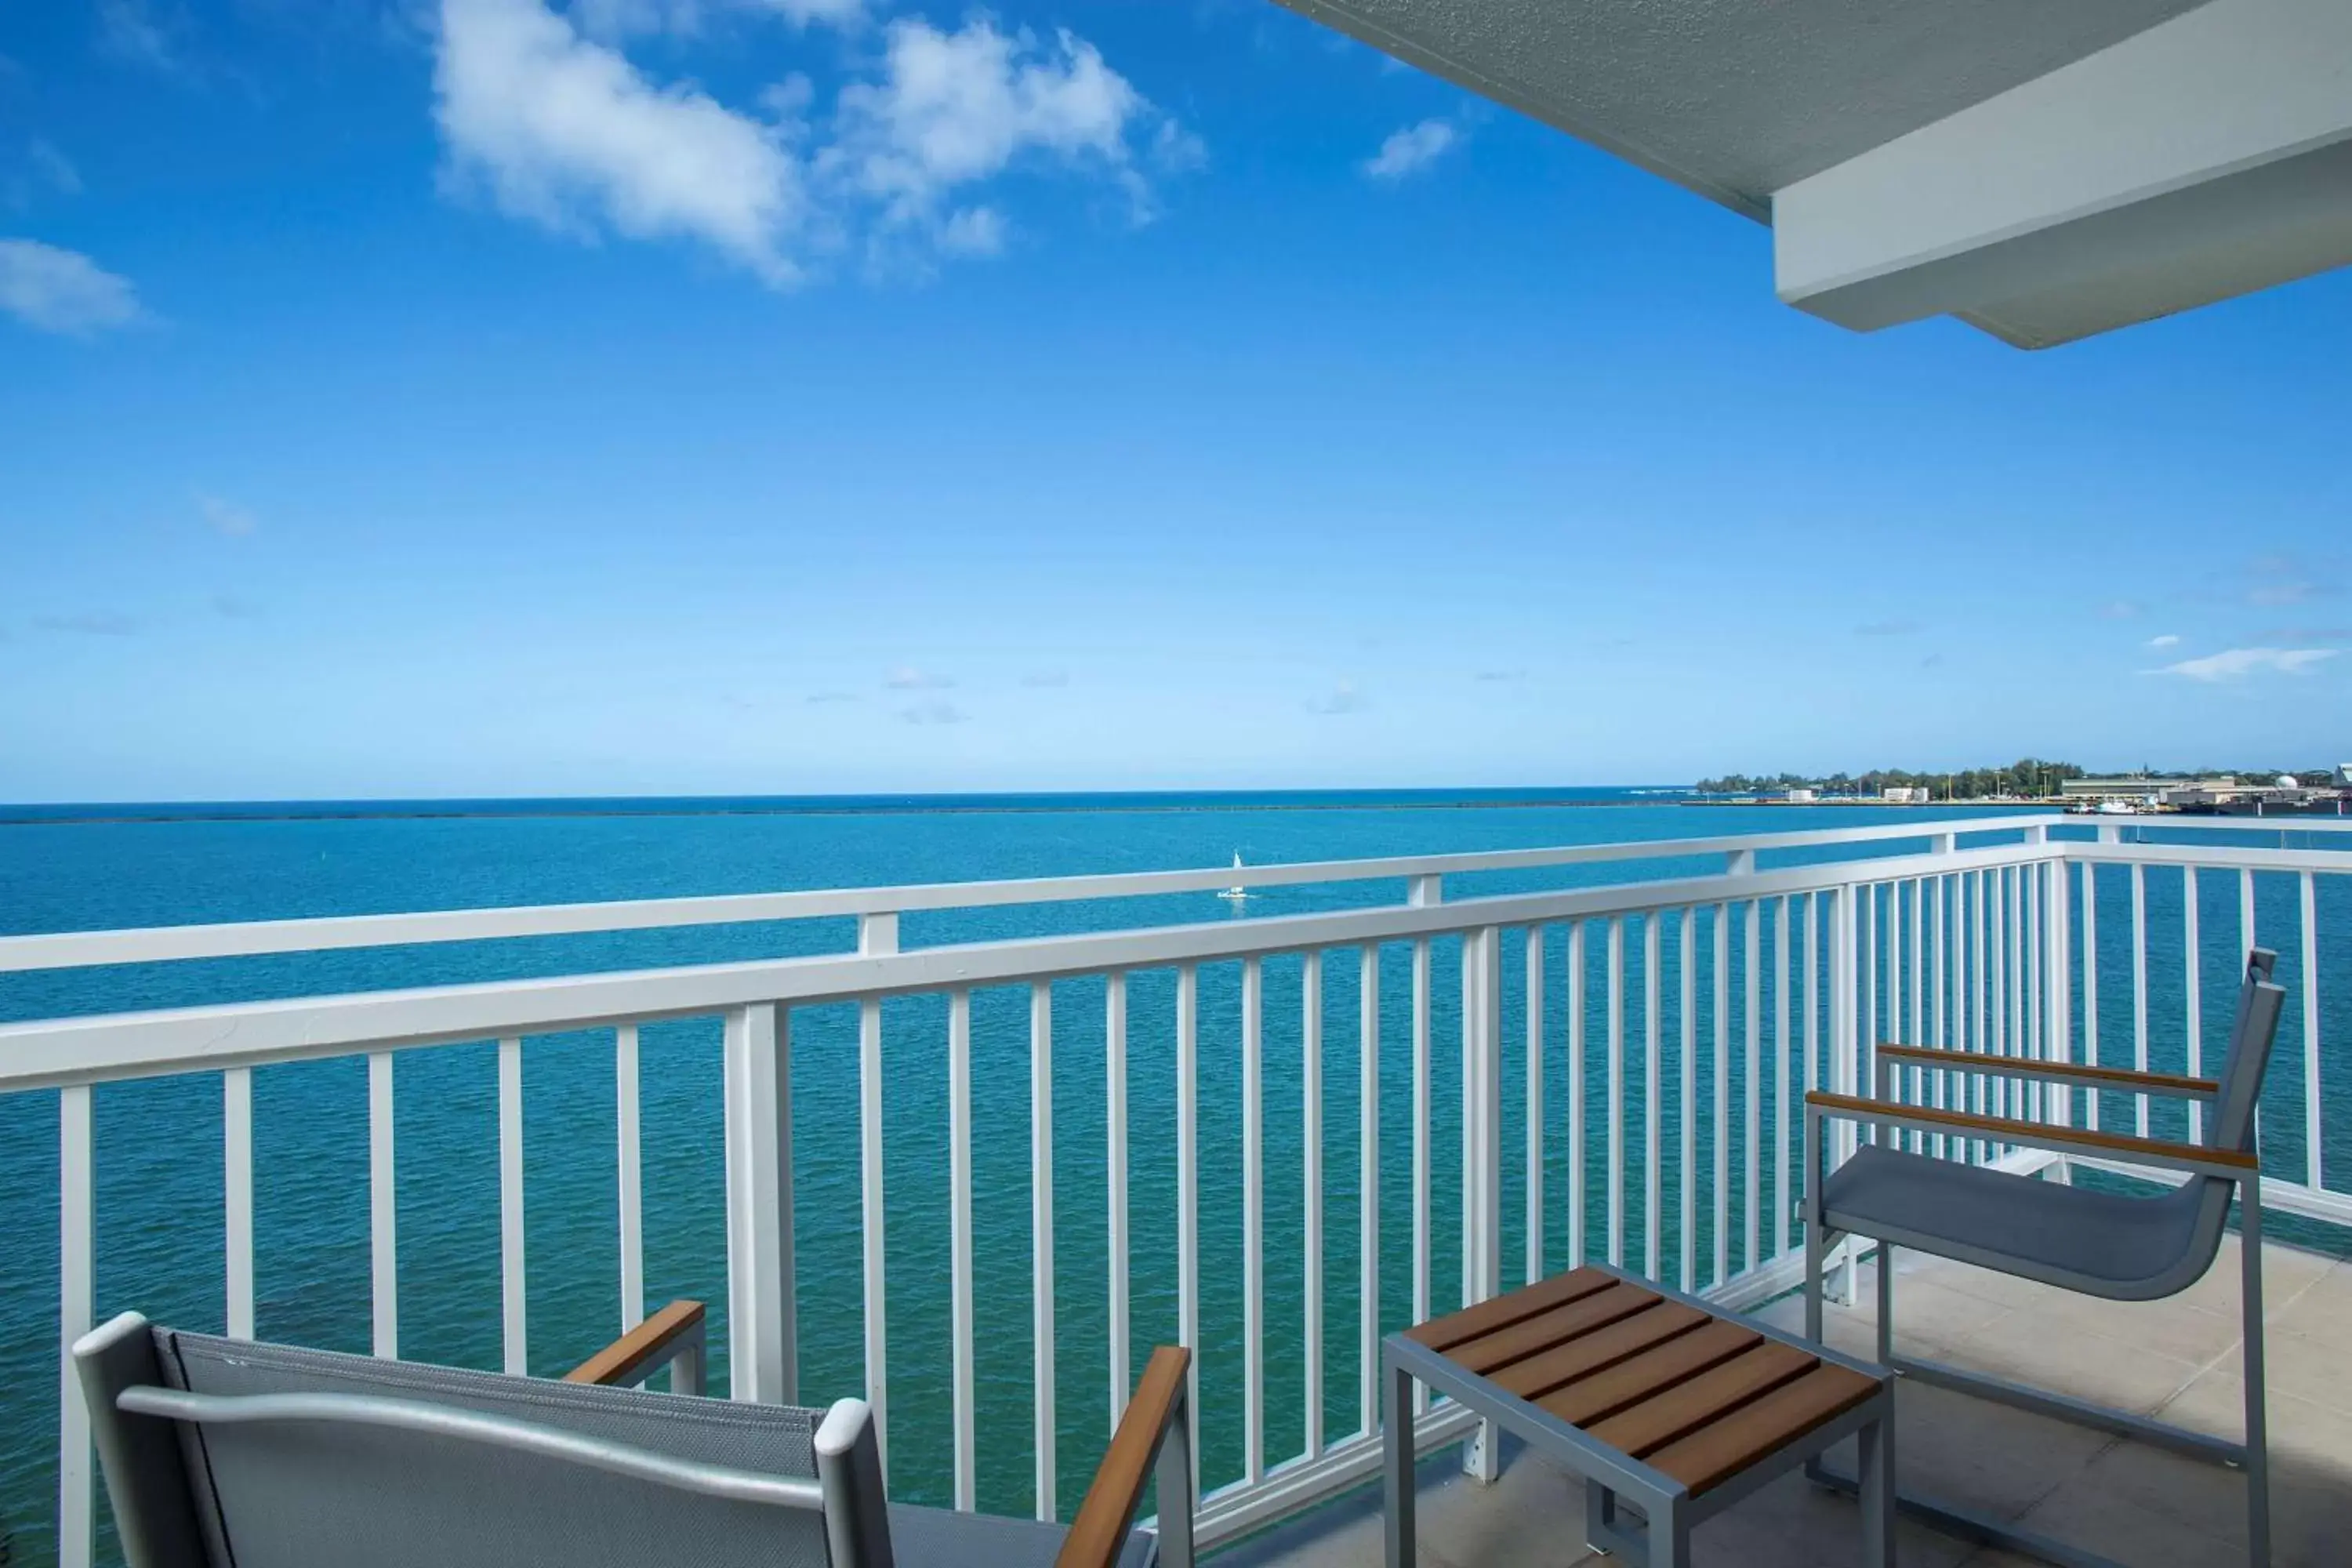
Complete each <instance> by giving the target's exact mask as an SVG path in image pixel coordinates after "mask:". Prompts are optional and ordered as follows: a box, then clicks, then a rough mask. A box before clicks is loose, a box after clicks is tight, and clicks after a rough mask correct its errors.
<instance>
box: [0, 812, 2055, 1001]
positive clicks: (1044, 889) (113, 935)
mask: <svg viewBox="0 0 2352 1568" xmlns="http://www.w3.org/2000/svg"><path fill="white" fill-rule="evenodd" d="M2068 820H2069V819H2068V818H2066V817H2064V816H2056V815H2020V816H1989V817H1987V816H1980V817H1932V818H1923V819H1921V820H1918V821H1916V822H1885V823H1870V824H1866V825H1864V826H1855V827H1827V828H1806V829H1800V830H1796V831H1791V832H1788V833H1756V834H1725V835H1717V836H1714V837H1706V838H1668V839H1652V840H1641V839H1630V840H1617V841H1612V842H1611V843H1606V844H1572V845H1560V846H1556V847H1549V848H1538V849H1489V850H1474V851H1469V852H1465V853H1455V854H1446V855H1413V856H1399V857H1392V858H1380V859H1368V860H1309V861H1301V862H1298V863H1296V864H1292V865H1273V866H1240V867H1234V866H1211V867H1202V868H1198V869H1189V870H1176V871H1127V872H1112V873H1108V874H1094V875H1087V876H1076V877H1034V878H1024V879H1015V880H1008V881H994V882H932V883H921V884H911V885H907V886H899V887H874V888H835V889H814V890H810V891H806V892H778V893H731V894H722V895H718V896H714V897H710V898H684V899H643V900H627V901H620V902H609V903H589V904H541V905H526V906H518V907H515V908H511V909H475V910H436V911H428V912H420V913H409V914H380V915H346V916H327V917H321V918H318V919H310V920H285V921H237V922H234V923H230V924H223V925H188V926H152V927H148V928H145V929H142V930H136V931H56V932H46V933H42V934H38V935H29V936H12V937H0V973H9V972H11V971H26V970H44V969H78V968H88V967H93V966H97V965H100V964H115V963H166V962H176V961H180V960H185V959H199V958H245V957H253V956H256V955H259V954H265V953H287V952H328V951H331V950H335V949H347V948H363V947H395V946H405V945H410V944H422V943H429V942H485V941H493V940H498V939H501V938H510V937H531V936H568V935H582V934H587V933H592V932H599V931H656V930H663V929H667V928H675V927H682V926H696V925H740V924H749V923H752V922H756V921H792V920H814V919H820V918H824V917H827V916H842V915H870V914H903V913H907V912H909V911H912V910H962V909H982V908H987V907H992V906H1001V905H1007V904H1038V903H1068V902H1076V901H1078V900H1088V899H1125V898H1144V897H1149V896H1151V895H1155V894H1167V893H1196V892H1208V891H1213V890H1214V889H1221V888H1230V887H1243V888H1270V887H1283V886H1297V885H1301V884H1307V883H1318V882H1361V881H1377V880H1388V879H1406V878H1412V877H1429V876H1452V875H1461V874H1467V873H1473V872H1479V871H1511V870H1536V869H1541V868H1548V867H1555V866H1574V865H1591V864H1599V863H1603V862H1609V861H1622V860H1664V859H1675V858H1682V857H1685V856H1693V855H1727V854H1730V853H1733V852H1735V851H1740V850H1779V849H1804V848H1822V847H1837V846H1839V845H1846V844H1855V845H1862V844H1872V843H1877V842H1883V841H1885V840H1890V839H1904V838H1922V837H1935V836H1938V835H1942V834H1958V833H2008V832H2016V831H2019V830H2021V829H2024V828H2029V827H2036V826H2042V827H2047V826H2053V825H2057V824H2063V823H2064V822H2066V821H2068Z"/></svg>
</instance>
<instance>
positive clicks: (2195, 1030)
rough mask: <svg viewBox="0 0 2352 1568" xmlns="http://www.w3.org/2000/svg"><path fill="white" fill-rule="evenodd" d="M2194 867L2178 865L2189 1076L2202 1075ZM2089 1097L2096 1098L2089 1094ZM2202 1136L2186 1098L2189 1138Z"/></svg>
mask: <svg viewBox="0 0 2352 1568" xmlns="http://www.w3.org/2000/svg"><path fill="white" fill-rule="evenodd" d="M2197 923H2198V922H2197V868H2196V867H2194V866H2183V867H2182V868H2180V1005H2181V1010H2182V1012H2183V1014H2184V1015H2185V1016H2184V1017H2183V1018H2182V1020H2181V1022H2182V1025H2183V1027H2184V1028H2185V1029H2186V1031H2187V1033H2188V1037H2189V1067H2188V1071H2189V1077H2190V1078H2202V1077H2204V1076H2205V997H2204V992H2205V984H2204V976H2203V975H2202V974H2200V973H2199V972H2198V963H2197V958H2198V953H2199V952H2200V950H2201V948H2202V947H2203V942H2202V941H2201V940H2200V936H2199V933H2198V930H2197ZM2091 1098H2094V1099H2095V1098H2097V1097H2096V1096H2092V1097H2091ZM2204 1136H2205V1106H2204V1102H2203V1101H2201V1100H2195V1099H2191V1100H2189V1142H2191V1143H2198V1142H2203V1141H2204Z"/></svg>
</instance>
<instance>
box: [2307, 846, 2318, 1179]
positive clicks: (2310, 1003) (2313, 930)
mask: <svg viewBox="0 0 2352 1568" xmlns="http://www.w3.org/2000/svg"><path fill="white" fill-rule="evenodd" d="M2318 896H2319V895H2318V890H2317V888H2316V887H2315V879H2314V878H2313V876H2312V874H2311V873H2310V872H2309V871H2305V873H2304V874H2303V1158H2304V1170H2305V1175H2304V1178H2303V1179H2304V1181H2305V1184H2307V1185H2309V1186H2310V1188H2311V1190H2312V1191H2314V1192H2317V1191H2319V1189H2320V1187H2321V1186H2322V1185H2323V1184H2322V1182H2321V1181H2320V1173H2321V1169H2322V1166H2321V1162H2320V1141H2319V1132H2320V1103H2319V913H2318Z"/></svg>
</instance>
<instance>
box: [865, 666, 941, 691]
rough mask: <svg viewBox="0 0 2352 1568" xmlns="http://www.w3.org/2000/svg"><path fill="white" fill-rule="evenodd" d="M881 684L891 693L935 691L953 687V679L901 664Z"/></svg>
mask: <svg viewBox="0 0 2352 1568" xmlns="http://www.w3.org/2000/svg"><path fill="white" fill-rule="evenodd" d="M883 684H885V685H887V687H889V688H890V689H892V690H893V691H925V690H930V691H937V690H943V689H946V688H948V687H950V686H953V685H954V684H955V678H954V677H953V676H949V675H940V674H937V673H934V672H932V671H929V670H924V669H918V668H915V667H914V666H913V665H911V664H902V665H900V666H899V667H898V668H896V669H894V670H892V671H891V672H890V675H889V679H887V680H886V681H885V682H884V683H883Z"/></svg>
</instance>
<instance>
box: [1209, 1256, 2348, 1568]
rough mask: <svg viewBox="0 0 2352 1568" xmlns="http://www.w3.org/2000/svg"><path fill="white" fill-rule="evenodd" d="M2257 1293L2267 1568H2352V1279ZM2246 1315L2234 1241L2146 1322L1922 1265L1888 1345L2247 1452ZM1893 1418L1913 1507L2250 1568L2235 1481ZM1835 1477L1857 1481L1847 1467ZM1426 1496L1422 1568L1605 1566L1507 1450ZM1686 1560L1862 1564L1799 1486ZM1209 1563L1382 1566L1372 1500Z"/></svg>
mask: <svg viewBox="0 0 2352 1568" xmlns="http://www.w3.org/2000/svg"><path fill="white" fill-rule="evenodd" d="M2263 1279H2264V1284H2263V1292H2264V1296H2265V1299H2266V1302H2267V1316H2268V1319H2269V1322H2270V1334H2269V1352H2270V1375H2269V1378H2268V1380H2267V1381H2268V1384H2269V1388H2270V1429H2271V1441H2270V1451H2271V1507H2272V1532H2273V1563H2275V1564H2277V1565H2278V1568H2342V1565H2343V1564H2346V1563H2352V1262H2339V1261H2337V1260H2336V1259H2334V1258H2325V1257H2321V1256H2318V1255H2315V1254H2313V1253H2308V1252H2302V1251H2297V1250H2294V1249H2292V1248H2288V1247H2277V1246H2271V1247H2265V1248H2264V1249H2263ZM1861 1283H1862V1289H1860V1291H1859V1292H1858V1297H1859V1302H1858V1305H1857V1306H1856V1307H1855V1308H1854V1309H1853V1310H1839V1309H1836V1308H1834V1307H1833V1308H1832V1309H1831V1315H1830V1321H1829V1327H1828V1332H1829V1337H1830V1342H1831V1343H1832V1345H1834V1346H1836V1347H1837V1348H1839V1349H1841V1350H1844V1351H1847V1352H1851V1353H1853V1354H1857V1355H1861V1356H1864V1357H1868V1356H1869V1355H1871V1354H1872V1353H1874V1310H1873V1308H1874V1300H1875V1291H1874V1280H1873V1279H1872V1277H1871V1272H1870V1270H1869V1269H1868V1268H1864V1271H1863V1279H1862V1282H1861ZM2237 1307H2238V1254H2237V1241H2236V1238H2235V1237H2231V1238H2229V1240H2228V1241H2226V1242H2225V1243H2224V1250H2223V1252H2222V1255H2221V1259H2220V1261H2219V1262H2218V1263H2217V1264H2216V1265H2215V1267H2214V1268H2213V1271H2212V1272H2211V1273H2210V1275H2208V1276H2207V1277H2206V1279H2204V1280H2203V1281H2202V1282H2200V1284H2199V1285H2198V1286H2196V1287H2195V1288H2194V1289H2190V1290H2189V1291H2187V1292H2185V1293H2183V1294H2182V1295H2180V1296H2178V1297H2175V1298H2173V1299H2172V1300H2168V1301H2159V1302H2149V1303H2136V1304H2124V1303H2116V1302H2108V1301H2095V1300H2086V1299H2084V1298H2082V1297H2077V1296H2072V1295H2068V1294H2066V1293H2064V1292H2063V1291H2058V1290H2053V1289H2047V1288H2045V1287H2042V1286H2038V1285H2031V1284H2025V1283H2022V1282H2021V1281H2018V1280H2013V1279H2008V1278H2006V1277H2004V1276H2000V1275H1996V1274H1990V1273H1986V1272H1984V1271H1982V1270H1980V1269H1976V1268H1969V1267H1966V1266H1965V1265H1961V1264H1957V1263H1948V1262H1945V1261H1943V1260H1942V1259H1940V1258H1927V1257H1924V1256H1921V1255H1918V1254H1916V1253H1915V1254H1910V1255H1907V1256H1901V1257H1899V1258H1898V1259H1897V1264H1896V1283H1895V1343H1896V1346H1897V1347H1898V1349H1900V1350H1902V1351H1905V1352H1908V1353H1911V1354H1914V1355H1920V1356H1927V1357H1932V1358H1934V1359H1937V1360H1940V1361H1948V1362H1952V1363H1958V1364H1959V1365H1963V1366H1967V1367H1971V1368H1975V1369H1977V1370H1980V1371H1984V1372H1990V1373H1996V1374H1999V1375H2002V1376H2006V1377H2009V1378H2011V1379H2013V1380H2016V1381H2019V1382H2023V1383H2030V1384H2037V1385H2040V1386H2043V1387H2048V1388H2053V1389H2057V1390H2060V1391H2062V1392H2064V1393H2068V1394H2074V1395H2077V1396H2078V1397H2083V1398H2088V1399H2095V1400H2097V1401H2099V1402H2100V1403H2102V1404H2107V1405H2121V1406H2124V1407H2126V1408H2129V1409H2132V1410H2136V1411H2138V1412H2140V1413H2142V1414H2146V1415H2161V1416H2162V1418H2163V1419H2165V1420H2168V1421H2170V1422H2174V1423H2176V1424H2179V1425H2183V1426H2195V1427H2199V1428H2202V1429H2205V1430H2209V1431H2211V1432H2214V1433H2216V1434H2220V1435H2224V1436H2231V1437H2234V1436H2237V1435H2238V1433H2239V1431H2240V1405H2239V1386H2240V1385H2239V1380H2238V1310H2237ZM1763 1315H1764V1316H1766V1317H1767V1318H1769V1320H1771V1321H1774V1322H1776V1323H1779V1324H1780V1325H1782V1326H1784V1327H1789V1328H1801V1326H1802V1322H1803V1310H1802V1306H1801V1303H1800V1302H1799V1301H1798V1300H1796V1299H1795V1298H1793V1297H1791V1298H1787V1299H1784V1300H1780V1301H1778V1302H1776V1303H1774V1304H1773V1305H1772V1306H1770V1307H1769V1308H1768V1309H1766V1310H1765V1312H1764V1314H1763ZM1896 1411H1897V1418H1896V1419H1897V1427H1896V1431H1897V1468H1898V1469H1899V1471H1900V1474H1901V1478H1902V1485H1903V1487H1904V1489H1906V1490H1909V1491H1919V1492H1934V1493H1937V1494H1938V1495H1940V1496H1941V1497H1943V1498H1946V1499H1949V1500H1954V1501H1956V1502H1958V1503H1960V1504H1962V1505H1963V1506H1966V1507H1969V1508H1972V1509H1975V1510H1979V1511H1986V1512H1991V1513H1995V1514H1997V1515H1999V1516H2001V1517H2004V1518H2008V1519H2011V1520H2023V1521H2027V1522H2028V1523H2029V1524H2030V1526H2031V1527H2032V1529H2034V1530H2036V1531H2040V1532H2041V1533H2042V1534H2044V1535H2048V1536H2053V1537H2055V1538H2057V1539H2060V1540H2063V1541H2067V1542H2074V1543H2076V1544H2079V1545H2081V1546H2084V1547H2086V1548H2088V1549H2090V1550H2092V1551H2095V1552H2103V1553H2105V1555H2107V1556H2109V1557H2113V1558H2116V1559H2118V1560H2120V1561H2122V1562H2124V1563H2129V1564H2131V1565H2132V1568H2212V1565H2214V1564H2219V1563H2243V1562H2244V1561H2245V1503H2244V1497H2245V1491H2244V1481H2243V1479H2242V1477H2241V1476H2240V1475H2239V1474H2238V1473H2237V1472H2235V1471H2233V1470H2225V1469H2222V1468H2219V1467H2217V1466H2210V1465H2205V1464H2200V1463H2198V1462H2196V1461H2194V1460H2190V1459H2187V1458H2181V1457H2179V1456H2176V1455H2173V1454H2170V1453H2167V1452H2164V1451H2162V1450H2158V1449H2155V1448H2151V1447H2147V1446H2145V1445H2142V1444H2138V1443H2132V1442H2126V1441H2123V1440H2120V1439H2116V1438H2111V1437H2108V1436H2104V1435H2102V1434H2099V1433H2095V1432H2088V1431H2084V1430H2082V1429H2080V1428H2077V1427H2073V1426H2066V1425H2063V1424H2062V1423H2059V1422H2054V1421H2050V1420H2047V1419H2044V1418H2042V1417H2040V1416H2036V1415H2027V1414H2025V1413H2024V1412H2021V1411H2017V1410H2011V1409H2009V1408H2006V1407H2004V1406H2000V1405H1991V1404H1987V1403H1985V1402H1983V1401H1980V1400H1975V1399H1969V1398H1965V1397H1963V1396H1960V1395H1958V1394H1949V1393H1947V1392H1945V1391H1943V1390H1940V1389H1935V1388H1928V1387H1925V1386H1921V1385H1918V1384H1906V1385H1904V1386H1903V1387H1902V1388H1901V1389H1899V1390H1898V1393H1897V1395H1896ZM1849 1447H1850V1446H1849ZM1843 1462H1844V1468H1846V1469H1847V1470H1848V1471H1849V1472H1851V1470H1852V1468H1853V1458H1852V1455H1851V1452H1849V1453H1848V1454H1847V1455H1846V1456H1845V1457H1844V1461H1843ZM1421 1478H1422V1500H1421V1509H1420V1529H1421V1561H1422V1563H1424V1564H1427V1565H1428V1568H1484V1565H1486V1564H1496V1565H1517V1564H1521V1563H1525V1564H1529V1565H1531V1568H1566V1565H1568V1564H1572V1563H1595V1564H1604V1563H1609V1562H1610V1561H1611V1559H1609V1558H1607V1557H1604V1556H1601V1555H1599V1554H1596V1553H1592V1552H1588V1551H1587V1550H1586V1549H1585V1547H1584V1545H1583V1540H1584V1536H1583V1507H1584V1494H1583V1489H1582V1486H1581V1483H1580V1482H1578V1481H1575V1480H1574V1479H1571V1478H1570V1477H1569V1476H1567V1475H1566V1474H1565V1473H1564V1472H1562V1471H1559V1470H1558V1469H1555V1468H1552V1467H1551V1466H1549V1464H1547V1463H1546V1462H1545V1461H1544V1460H1542V1459H1540V1458H1537V1457H1535V1456H1534V1455H1531V1454H1528V1453H1527V1452H1525V1451H1524V1450H1518V1449H1516V1448H1515V1447H1512V1446H1510V1445H1506V1447H1505V1464H1504V1471H1503V1476H1502V1479H1500V1480H1499V1481H1497V1482H1496V1484H1495V1485H1493V1486H1491V1487H1481V1486H1478V1485H1476V1484H1475V1483H1474V1482H1471V1481H1469V1480H1467V1479H1465V1478H1464V1477H1463V1475H1462V1473H1461V1468H1460V1464H1459V1458H1458V1450H1453V1449H1449V1450H1446V1451H1444V1452H1442V1453H1438V1454H1434V1455H1432V1456H1431V1457H1430V1458H1428V1459H1427V1460H1426V1461H1424V1462H1423V1466H1422V1471H1421ZM1899 1553H1900V1561H1901V1562H1902V1563H1904V1564H1906V1568H1956V1565H1958V1564H1969V1565H1970V1568H2007V1565H2008V1564H2011V1563H2021V1562H2023V1561H2025V1560H2024V1559H2020V1558H2014V1557H2012V1556H2011V1555H2010V1554H2008V1553H2005V1552H1994V1551H1990V1550H1986V1549H1980V1548H1975V1547H1971V1546H1969V1545H1968V1544H1966V1543H1964V1542H1956V1541H1953V1540H1951V1539H1949V1538H1948V1537H1945V1536H1941V1535H1938V1534H1936V1533H1934V1532H1932V1531H1927V1530H1926V1529H1924V1528H1922V1527H1920V1526H1918V1525H1916V1523H1914V1522H1912V1521H1908V1520H1906V1521H1904V1523H1903V1526H1902V1534H1901V1539H1900V1543H1899ZM1694 1554H1695V1556H1696V1560H1697V1562H1698V1563H1699V1564H1700V1565H1701V1568H1706V1565H1709V1564H1720V1565H1722V1568H1735V1565H1736V1568H1815V1565H1820V1568H1837V1565H1839V1564H1846V1563H1856V1562H1858V1561H1859V1559H1860V1556H1861V1539H1860V1529H1859V1522H1858V1520H1857V1517H1856V1513H1855V1507H1854V1504H1853V1502H1852V1501H1851V1500H1848V1499H1845V1498H1841V1497H1835V1496H1832V1495H1829V1494H1827V1493H1824V1492H1822V1491H1820V1490H1818V1489H1815V1488H1813V1487H1811V1486H1810V1485H1809V1484H1807V1483H1806V1482H1805V1480H1804V1479H1803V1478H1802V1477H1801V1476H1795V1475H1792V1476H1790V1477H1788V1478H1787V1479H1784V1480H1781V1481H1780V1482H1779V1483H1777V1484H1775V1485H1773V1486H1772V1487H1769V1488H1768V1489H1765V1490H1764V1491H1762V1492H1759V1494H1757V1495H1756V1496H1755V1497H1753V1498H1751V1499H1749V1500H1747V1501H1745V1502H1743V1503H1740V1504H1739V1505H1738V1506H1736V1507H1735V1508H1733V1509H1731V1510H1729V1511H1728V1512H1727V1513H1725V1514H1723V1515H1722V1516H1720V1517H1718V1518H1717V1519H1715V1520H1713V1521H1709V1522H1708V1523H1706V1524H1705V1525H1702V1526H1701V1527H1700V1528H1699V1530H1698V1531H1697V1532H1696V1538H1695V1543H1694ZM1216 1562H1217V1563H1218V1564H1219V1565H1220V1568H1244V1565H1246V1568H1355V1565H1359V1564H1378V1563H1380V1562H1381V1518H1380V1494H1379V1491H1378V1489H1377V1488H1376V1487H1372V1488H1365V1489H1360V1490H1359V1491H1358V1492H1356V1493H1354V1494H1352V1495H1350V1496H1349V1497H1348V1498H1346V1499H1344V1500H1341V1501H1339V1502H1338V1503H1335V1504H1333V1505H1332V1506H1330V1507H1328V1508H1327V1509H1324V1510H1321V1511H1320V1512H1318V1513H1316V1514H1313V1515H1310V1516H1308V1517H1307V1518H1304V1519H1300V1520H1297V1521H1293V1522H1292V1523H1290V1524H1289V1525H1287V1526H1285V1527H1282V1528H1280V1529H1278V1530H1276V1531H1272V1532H1269V1533H1268V1534H1266V1535H1264V1536H1261V1537H1258V1538H1257V1539H1255V1540H1253V1541H1249V1542H1242V1543H1241V1544H1239V1545H1237V1546H1236V1547H1234V1549H1233V1550H1232V1551H1230V1552H1226V1553H1223V1554H1221V1555H1220V1556H1219V1557H1218V1558H1217V1559H1216Z"/></svg>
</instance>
